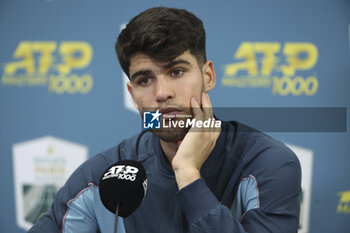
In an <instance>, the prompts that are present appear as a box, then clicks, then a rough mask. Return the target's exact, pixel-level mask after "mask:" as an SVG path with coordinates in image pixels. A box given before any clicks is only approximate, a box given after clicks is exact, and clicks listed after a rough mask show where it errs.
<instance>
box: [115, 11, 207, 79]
mask: <svg viewBox="0 0 350 233" xmlns="http://www.w3.org/2000/svg"><path fill="white" fill-rule="evenodd" d="M115 50H116V52H117V55H118V59H119V63H120V65H121V67H122V69H123V71H124V72H125V73H126V74H127V75H128V76H129V75H130V74H129V66H130V58H131V57H132V56H133V55H135V54H137V53H143V54H146V55H148V56H150V57H152V58H153V59H155V60H156V61H160V62H168V61H171V60H173V59H174V58H176V57H177V56H179V55H181V54H182V53H184V52H185V51H187V50H189V51H190V53H191V54H192V55H194V56H195V57H196V59H197V62H198V64H199V65H203V64H204V63H205V62H206V52H205V30H204V27H203V23H202V21H201V20H200V19H199V18H198V17H197V16H195V15H194V14H192V13H191V12H188V11H186V10H184V9H176V8H166V7H155V8H150V9H148V10H146V11H144V12H142V13H140V14H139V15H137V16H135V17H134V18H133V19H132V20H131V21H130V22H129V23H128V24H127V26H126V28H124V29H123V30H122V31H121V33H120V35H119V37H118V39H117V41H116V43H115ZM129 78H130V77H129Z"/></svg>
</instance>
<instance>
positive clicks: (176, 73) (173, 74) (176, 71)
mask: <svg viewBox="0 0 350 233" xmlns="http://www.w3.org/2000/svg"><path fill="white" fill-rule="evenodd" d="M184 72H185V71H184V70H182V69H174V70H172V71H170V76H171V77H180V76H182V75H183V74H184Z"/></svg>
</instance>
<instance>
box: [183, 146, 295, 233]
mask: <svg viewBox="0 0 350 233" xmlns="http://www.w3.org/2000/svg"><path fill="white" fill-rule="evenodd" d="M281 153H284V155H283V156H280V155H281ZM251 166H253V167H254V169H253V170H254V171H255V173H254V174H251V175H250V176H251V177H254V182H252V184H254V186H256V188H254V189H251V188H249V186H242V189H243V190H241V193H242V201H243V202H246V203H243V204H242V206H244V208H245V210H244V211H243V213H242V216H240V217H238V218H237V217H233V214H232V211H231V210H230V209H229V208H228V207H226V206H225V205H222V204H221V203H220V202H219V201H218V200H217V198H216V197H215V196H214V194H213V193H212V192H211V191H210V189H209V188H208V186H207V185H206V182H205V181H204V179H198V180H196V181H194V182H193V183H191V184H189V185H188V186H186V187H184V188H183V189H181V190H180V191H179V192H178V193H177V198H178V201H179V203H180V205H181V206H182V209H183V211H184V213H185V216H186V219H187V221H188V223H189V228H190V232H191V233H206V232H208V233H209V232H211V233H216V232H217V233H219V232H220V233H244V232H249V233H281V232H283V233H296V232H297V229H298V224H299V206H300V202H299V195H300V192H301V169H300V164H299V161H298V159H297V158H296V156H295V155H294V154H293V153H292V152H290V151H288V149H282V151H281V149H280V148H277V149H269V150H267V151H264V152H262V154H261V155H260V156H259V159H257V160H256V161H255V162H254V163H252V164H251ZM247 180H248V179H247ZM252 180H253V179H252ZM245 187H248V188H246V189H245ZM251 190H255V191H256V195H253V196H252V195H251ZM233 195H235V194H233ZM254 198H255V199H254Z"/></svg>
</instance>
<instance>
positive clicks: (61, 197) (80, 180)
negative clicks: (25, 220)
mask: <svg viewBox="0 0 350 233" xmlns="http://www.w3.org/2000/svg"><path fill="white" fill-rule="evenodd" d="M106 167H108V162H107V161H106V160H105V159H104V158H101V155H97V156H94V157H92V158H90V159H89V160H87V161H86V162H84V163H83V164H82V165H81V166H80V167H79V168H77V169H76V170H75V171H74V172H73V174H72V175H71V176H70V177H69V179H68V180H67V182H66V184H65V185H64V186H63V187H62V188H61V189H60V190H59V191H58V193H57V194H56V198H55V201H54V202H53V204H52V206H51V209H50V210H49V211H48V212H47V213H46V214H45V215H43V216H42V217H41V218H40V219H38V221H37V222H36V223H35V224H34V226H33V227H32V228H31V229H30V230H29V231H28V233H47V232H53V233H55V232H65V233H69V232H91V233H92V232H94V233H95V232H99V230H98V224H97V222H96V216H95V213H94V209H95V208H96V205H97V204H96V203H98V204H99V202H98V201H99V196H98V195H97V194H98V186H97V185H98V181H99V177H100V176H101V174H102V172H103V171H104V170H105V168H106ZM77 229H78V231H77Z"/></svg>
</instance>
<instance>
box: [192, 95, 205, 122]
mask: <svg viewBox="0 0 350 233" xmlns="http://www.w3.org/2000/svg"><path fill="white" fill-rule="evenodd" d="M191 108H192V111H193V115H194V118H196V119H202V118H203V112H202V109H201V107H200V106H199V104H198V102H197V100H196V99H195V98H194V97H192V98H191Z"/></svg>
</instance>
